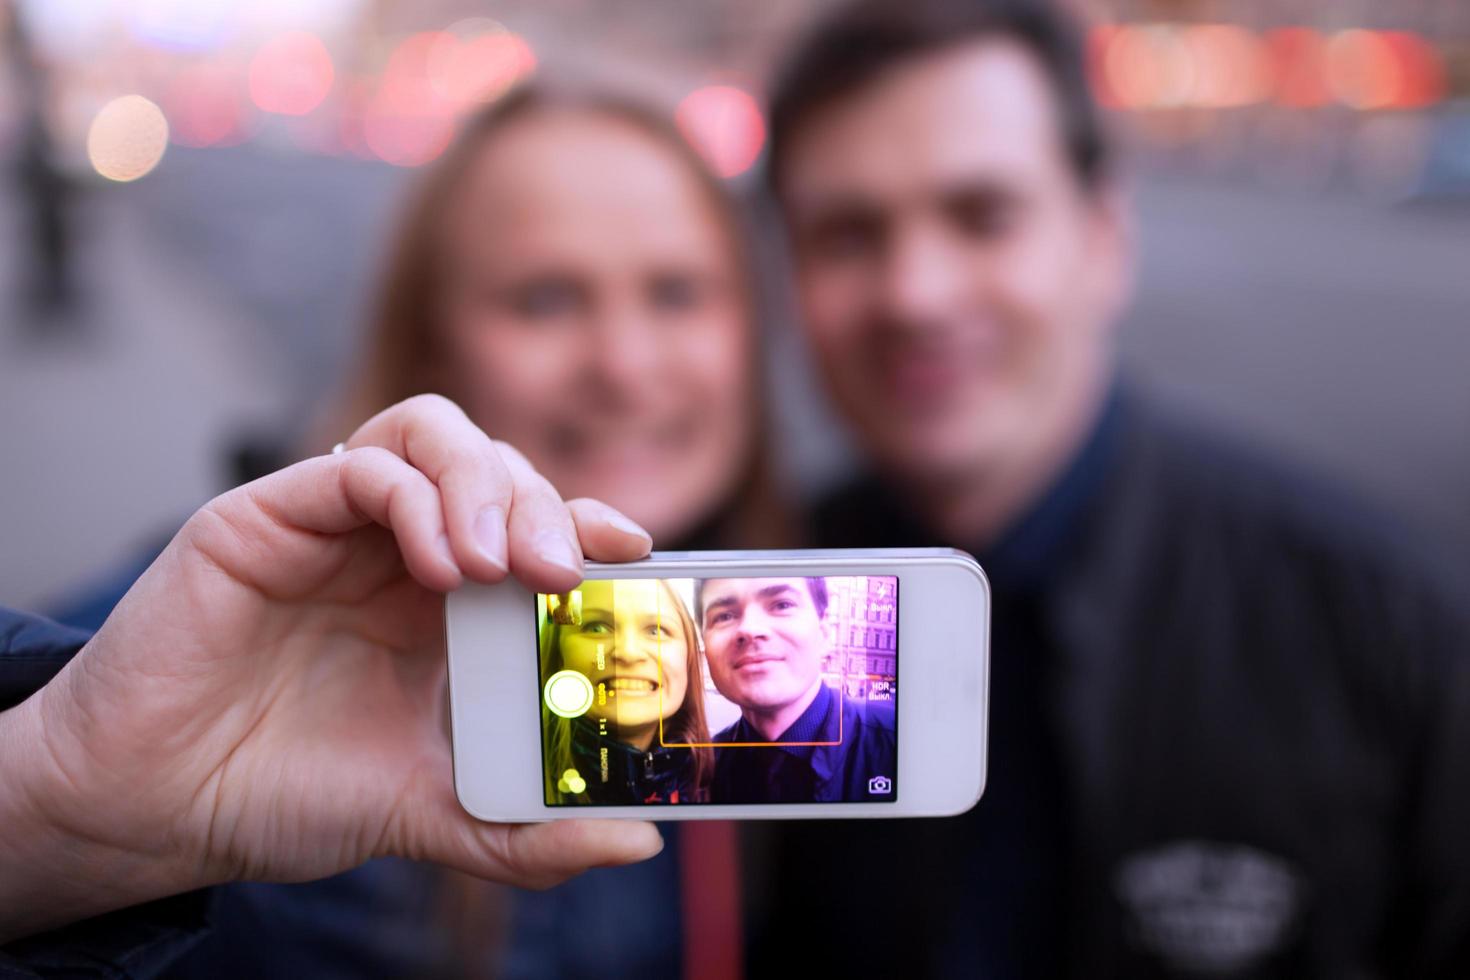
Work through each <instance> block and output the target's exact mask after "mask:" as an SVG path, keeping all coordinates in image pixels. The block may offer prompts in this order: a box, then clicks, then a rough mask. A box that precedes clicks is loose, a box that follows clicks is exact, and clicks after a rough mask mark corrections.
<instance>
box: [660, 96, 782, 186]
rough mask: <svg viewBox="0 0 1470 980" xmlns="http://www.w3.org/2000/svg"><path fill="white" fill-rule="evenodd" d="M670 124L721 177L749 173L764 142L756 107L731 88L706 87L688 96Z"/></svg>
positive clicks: (753, 101) (761, 122) (764, 127)
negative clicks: (678, 130)
mask: <svg viewBox="0 0 1470 980" xmlns="http://www.w3.org/2000/svg"><path fill="white" fill-rule="evenodd" d="M674 121H675V122H676V123H677V124H678V126H679V129H680V131H681V132H683V134H684V138H685V139H687V140H689V142H690V143H691V144H693V146H694V148H695V149H696V150H698V151H699V153H700V155H702V156H703V157H704V158H705V160H706V161H707V162H708V163H709V165H710V167H711V168H713V170H714V171H715V173H717V174H719V175H720V176H721V177H735V176H738V175H739V174H742V173H744V172H745V171H747V170H749V169H750V168H751V166H752V165H753V164H754V163H755V161H756V158H757V157H759V156H760V152H761V148H762V147H763V146H764V145H765V142H766V123H765V120H764V119H763V118H762V116H761V110H760V106H759V105H757V104H756V101H755V99H754V98H752V97H751V95H750V94H749V93H748V92H746V91H744V90H743V89H739V88H736V87H735V86H733V85H709V86H706V87H704V88H701V89H696V90H695V91H693V92H691V93H689V94H688V95H687V96H685V97H684V100H683V101H682V102H680V103H679V107H678V109H677V110H675V113H674Z"/></svg>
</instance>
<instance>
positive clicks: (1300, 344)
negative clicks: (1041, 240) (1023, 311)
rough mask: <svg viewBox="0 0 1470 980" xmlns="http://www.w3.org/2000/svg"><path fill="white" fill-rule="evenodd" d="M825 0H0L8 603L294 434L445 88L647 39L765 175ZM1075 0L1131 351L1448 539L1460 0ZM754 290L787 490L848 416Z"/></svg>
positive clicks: (618, 50)
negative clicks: (770, 84) (1110, 182)
mask: <svg viewBox="0 0 1470 980" xmlns="http://www.w3.org/2000/svg"><path fill="white" fill-rule="evenodd" d="M822 6H823V4H821V3H816V2H790V0H721V2H705V3H699V4H689V3H673V2H669V0H539V2H534V3H532V2H483V3H473V4H472V3H466V2H447V0H445V2H418V3H404V2H392V0H376V2H370V0H295V2H291V3H287V2H285V0H268V2H256V3H250V4H246V3H241V2H234V0H137V2H131V3H124V2H121V0H35V2H28V3H19V4H13V5H8V6H0V34H3V36H4V37H5V39H6V41H5V58H4V68H5V70H4V72H3V73H0V168H3V170H0V302H3V303H4V316H3V320H0V323H3V329H0V419H3V424H0V602H3V603H5V604H8V605H17V606H27V605H43V604H45V603H46V602H47V601H48V600H50V599H51V598H53V597H55V596H57V595H58V594H60V593H62V592H63V591H64V590H66V589H68V588H69V587H71V586H75V585H77V584H78V583H81V582H85V581H86V580H87V579H88V578H89V577H90V576H93V575H96V574H97V573H98V572H99V571H102V570H105V569H107V568H108V567H110V566H112V565H114V564H115V563H117V562H118V561H120V560H123V559H125V558H126V557H127V556H128V555H129V554H131V553H134V552H135V551H136V550H137V549H139V548H141V547H143V546H145V545H146V544H148V543H149V542H150V540H151V539H154V538H157V537H158V536H159V535H163V534H167V533H168V532H169V531H171V530H172V529H173V528H174V527H176V526H177V524H178V523H179V522H180V521H181V520H182V519H183V518H184V517H186V516H187V515H188V513H189V512H190V511H191V510H192V509H194V508H195V507H197V506H198V505H199V504H200V503H202V502H203V501H204V500H206V499H208V498H209V497H210V496H212V495H214V494H215V493H217V492H219V491H220V490H221V489H224V488H225V487H227V486H229V485H230V483H231V481H232V478H233V474H234V472H235V467H234V464H233V462H232V460H233V459H234V458H235V456H236V455H237V454H238V453H240V452H241V451H244V450H245V449H247V448H248V447H250V446H253V445H257V444H262V443H265V444H269V443H271V442H272V441H278V440H280V439H281V438H283V436H285V435H289V434H291V433H294V432H297V431H299V430H300V428H301V427H302V425H303V424H304V420H306V419H307V418H308V417H309V416H310V414H311V412H312V411H313V410H314V409H315V408H316V407H317V406H318V405H319V404H320V400H321V399H322V398H323V397H325V396H327V395H329V394H331V393H332V391H333V389H334V385H335V384H336V383H337V382H338V379H339V377H340V375H341V373H342V371H343V370H344V369H345V368H346V367H347V366H348V365H349V364H350V361H351V357H352V353H353V351H354V348H355V341H356V338H357V336H358V332H359V328H360V323H359V320H360V315H361V311H362V309H363V307H364V305H365V304H366V303H367V302H368V301H369V299H370V297H371V295H372V291H373V289H374V283H375V272H376V269H377V267H378V263H379V262H380V259H381V255H380V249H381V248H382V245H383V239H384V236H385V233H386V229H387V227H388V226H389V223H390V222H391V220H392V217H393V215H394V213H395V210H396V209H397V207H398V206H399V204H400V203H401V195H402V194H403V193H404V191H405V190H406V189H407V187H408V185H409V184H410V183H411V182H412V181H413V179H414V177H415V174H416V172H417V171H416V168H417V167H420V166H422V165H423V164H426V163H428V162H431V161H432V160H433V159H434V158H435V157H436V156H437V155H438V154H439V153H440V152H442V150H443V148H444V146H445V144H446V143H447V141H448V140H449V139H450V138H451V136H452V133H453V129H454V124H455V120H456V118H458V116H459V115H460V114H462V113H463V112H464V111H465V110H466V109H467V108H468V107H471V106H473V105H476V104H479V103H481V102H483V101H486V100H489V99H493V98H495V97H497V96H498V95H499V94H501V93H503V92H504V91H505V90H507V89H508V88H509V87H510V86H512V85H514V84H516V83H517V82H518V81H520V80H522V79H524V78H527V77H530V76H533V75H535V74H536V73H555V72H560V71H575V70H578V69H579V68H580V67H582V66H585V65H586V64H587V63H588V62H589V61H596V62H604V61H608V62H611V64H613V65H615V66H616V65H624V66H636V69H635V68H632V67H625V68H624V69H623V70H624V71H627V72H629V73H632V74H638V75H640V77H642V76H646V78H647V83H648V84H649V85H658V86H660V87H662V88H663V89H664V90H666V91H667V94H668V95H669V96H670V98H671V100H672V101H677V102H678V104H679V106H680V109H679V113H678V117H677V118H678V121H679V123H680V125H681V126H682V127H683V128H684V129H685V130H686V132H687V133H688V134H689V135H690V136H691V138H692V139H693V140H694V141H695V142H696V143H697V144H698V145H699V146H700V147H701V148H702V149H703V150H704V151H705V152H706V154H707V155H708V156H709V157H710V159H711V160H712V162H713V163H714V164H715V166H716V168H717V169H719V170H720V171H721V172H722V173H723V174H725V175H726V176H727V177H728V179H729V180H730V181H732V182H733V183H734V184H735V185H736V187H737V189H743V190H746V191H749V192H750V193H751V194H752V195H754V192H755V191H756V189H757V185H758V181H759V171H760V166H761V150H762V145H763V128H762V123H761V117H760V114H759V106H760V104H761V101H762V99H763V97H764V93H765V84H764V80H765V79H766V77H767V76H768V72H769V71H770V70H771V67H772V66H773V64H775V63H776V62H777V61H778V60H779V55H780V52H781V49H782V46H783V44H784V43H785V42H786V41H787V40H788V39H789V38H790V37H791V36H792V34H793V33H794V32H795V31H797V30H799V29H800V28H801V26H802V25H803V24H805V23H806V21H807V19H808V18H809V17H810V16H812V15H813V14H815V13H817V12H819V11H820V9H821V8H822ZM1086 10H1087V13H1088V16H1089V17H1090V18H1091V21H1092V22H1093V23H1094V24H1095V25H1096V26H1095V27H1094V28H1093V31H1092V34H1091V41H1092V55H1093V61H1092V69H1093V81H1094V85H1095V87H1096V90H1097V92H1098V95H1099V98H1100V99H1102V101H1103V102H1104V104H1105V105H1107V106H1108V107H1109V109H1110V115H1111V117H1112V119H1113V121H1114V123H1115V124H1116V126H1117V127H1118V130H1119V133H1120V136H1121V138H1122V139H1123V141H1124V144H1125V145H1126V147H1127V148H1128V161H1129V186H1130V189H1131V191H1132V193H1133V194H1134V195H1135V197H1136V200H1137V205H1138V216H1139V227H1138V237H1139V246H1140V250H1141V254H1142V274H1141V281H1140V284H1139V290H1138V297H1137V302H1136V305H1135V308H1134V311H1133V313H1132V314H1131V315H1130V316H1129V318H1128V322H1127V324H1126V327H1125V329H1124V332H1123V336H1122V345H1123V347H1124V350H1125V360H1126V362H1127V363H1128V364H1129V365H1130V366H1131V368H1132V369H1133V370H1135V371H1136V372H1137V373H1138V374H1139V375H1141V376H1143V377H1145V378H1146V379H1147V380H1148V382H1149V383H1150V384H1152V385H1155V386H1157V387H1160V388H1163V389H1165V390H1167V391H1169V392H1170V393H1171V395H1172V396H1173V397H1174V398H1175V399H1176V400H1177V402H1178V403H1180V404H1181V405H1183V406H1185V407H1186V408H1187V409H1188V410H1190V411H1194V412H1197V413H1200V414H1202V415H1205V416H1208V417H1211V418H1215V419H1218V420H1221V421H1223V422H1224V423H1225V424H1226V425H1228V426H1229V427H1231V428H1232V429H1234V430H1235V431H1236V432H1237V433H1239V434H1240V436H1241V438H1243V439H1247V440H1251V441H1254V442H1257V443H1260V444H1262V445H1264V446H1266V447H1268V448H1270V449H1271V450H1273V451H1275V452H1277V453H1278V454H1279V455H1282V456H1286V457H1290V458H1293V459H1296V460H1298V461H1300V462H1302V463H1305V464H1306V465H1308V466H1311V467H1314V468H1316V469H1318V470H1319V471H1323V472H1325V473H1327V474H1329V475H1332V476H1337V477H1341V478H1344V479H1345V480H1347V481H1348V482H1350V483H1351V484H1352V485H1354V486H1355V488H1356V489H1357V490H1358V492H1360V493H1362V494H1365V495H1367V496H1369V497H1371V498H1374V499H1376V500H1377V501H1379V502H1380V503H1382V504H1384V505H1386V506H1388V507H1390V508H1392V509H1394V510H1396V511H1397V512H1398V513H1399V514H1400V515H1402V517H1403V518H1404V519H1406V520H1407V521H1408V522H1410V523H1412V524H1417V525H1419V526H1421V527H1423V528H1426V529H1428V530H1429V531H1431V532H1432V533H1434V534H1436V535H1438V536H1440V537H1442V538H1447V539H1450V540H1451V541H1452V542H1454V543H1455V544H1457V545H1459V546H1461V547H1470V438H1467V435H1470V377H1467V375H1470V4H1467V3H1465V2H1464V0H1393V2H1388V0H1379V2H1374V3H1368V2H1366V0H1362V2H1342V0H1311V2H1308V0H1293V2H1284V0H1283V2H1267V0H1253V2H1227V0H1220V2H1167V3H1166V2H1152V3H1143V2H1136V3H1113V4H1089V5H1088V6H1087V8H1086ZM589 165H591V162H590V161H589ZM761 230H762V231H763V232H764V233H766V234H770V235H771V241H770V242H769V243H767V244H766V245H763V246H762V247H763V249H766V250H767V251H768V252H769V253H770V254H771V255H772V256H773V259H772V261H771V262H769V263H766V264H767V265H769V266H771V267H772V268H774V269H779V261H777V260H776V258H774V257H775V256H778V255H779V251H778V250H777V245H776V241H775V238H774V235H773V234H771V233H772V232H773V231H774V229H770V228H765V229H761ZM778 286H779V284H778ZM770 306H771V308H770V310H769V316H768V319H769V323H768V325H767V331H768V333H769V334H770V336H771V338H772V340H773V344H772V353H771V358H770V360H771V367H772V370H773V371H774V374H775V378H776V380H777V384H776V385H775V389H776V391H777V397H779V398H780V399H781V400H782V402H783V406H782V410H781V411H778V412H776V413H774V417H775V418H777V419H779V420H781V422H780V425H781V426H782V428H781V430H780V431H779V433H778V435H779V436H780V437H781V442H782V445H781V454H780V459H781V463H782V467H783V474H784V478H785V480H786V481H787V483H788V484H789V485H790V486H791V487H792V488H793V489H795V490H797V491H799V492H802V493H807V494H809V493H812V492H814V491H816V490H818V489H820V488H821V487H823V486H825V485H826V484H827V483H828V482H829V481H831V480H832V479H833V478H834V477H836V476H838V475H840V474H841V473H842V472H843V468H844V467H845V466H846V465H847V454H846V449H845V444H844V439H843V437H842V434H841V432H840V431H838V429H837V428H836V427H835V426H834V425H833V423H832V422H831V420H830V418H829V417H828V416H827V415H826V414H825V413H824V412H823V411H822V409H821V407H820V400H819V399H820V395H819V393H818V392H816V391H815V389H814V388H813V387H812V386H811V384H810V382H809V381H807V380H806V377H805V362H804V360H803V357H804V355H803V353H802V351H801V349H800V346H799V344H798V343H797V342H796V340H795V338H794V337H793V336H792V330H791V329H790V323H789V319H790V312H789V310H787V309H786V307H785V306H784V304H783V303H782V302H781V290H780V289H779V288H777V289H775V290H774V291H773V298H772V300H771V304H770ZM344 435H345V433H344Z"/></svg>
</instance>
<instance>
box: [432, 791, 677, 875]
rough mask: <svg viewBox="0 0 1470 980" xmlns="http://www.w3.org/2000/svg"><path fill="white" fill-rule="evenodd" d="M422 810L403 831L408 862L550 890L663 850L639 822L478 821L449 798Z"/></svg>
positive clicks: (648, 825)
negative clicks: (590, 871)
mask: <svg viewBox="0 0 1470 980" xmlns="http://www.w3.org/2000/svg"><path fill="white" fill-rule="evenodd" d="M436 803H437V804H438V805H436V806H433V807H432V808H425V809H423V810H420V811H419V813H418V816H419V817H420V818H421V820H420V821H417V822H419V823H420V824H421V825H420V826H419V827H416V828H408V827H405V828H403V830H404V838H406V840H407V841H410V842H415V844H414V845H413V846H410V847H407V848H405V849H404V850H405V851H407V852H411V853H409V854H408V856H410V857H414V858H421V859H423V860H427V861H432V862H434V863H435V864H442V865H445V866H447V867H451V868H454V869H455V870H457V871H463V872H465V873H467V874H472V875H475V876H476V877H478V878H486V879H489V880H491V881H498V882H501V883H503V884H507V885H515V886H518V887H521V888H550V887H551V886H552V885H555V884H558V883H560V882H562V881H565V880H566V879H568V878H571V877H573V876H574V875H579V874H581V873H582V872H584V871H587V870H588V869H590V868H600V867H610V866H615V865H621V864H633V863H635V862H637V861H646V860H648V859H649V858H651V857H653V856H654V855H655V854H657V853H659V852H660V851H662V850H663V847H664V841H663V837H661V836H660V835H659V832H658V828H656V827H655V826H654V825H653V824H651V823H647V822H645V821H642V820H553V821H550V822H548V823H531V824H497V823H485V822H484V821H481V820H476V819H475V818H474V817H472V816H470V815H469V814H468V813H466V812H465V811H464V810H463V809H461V808H460V806H459V802H458V801H457V800H455V799H454V798H453V796H452V795H450V797H449V798H448V799H447V800H446V799H443V798H441V799H440V800H438V801H436Z"/></svg>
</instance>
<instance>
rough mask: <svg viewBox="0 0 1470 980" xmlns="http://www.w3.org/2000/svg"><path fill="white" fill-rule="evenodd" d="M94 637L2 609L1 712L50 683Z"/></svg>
mask: <svg viewBox="0 0 1470 980" xmlns="http://www.w3.org/2000/svg"><path fill="white" fill-rule="evenodd" d="M90 637H91V634H90V633H87V632H84V631H82V630H76V629H71V628H69V627H66V626H62V625H61V624H60V623H54V622H52V621H51V620H49V619H42V618H41V617H39V616H30V615H27V614H25V613H21V612H16V611H15V610H13V609H7V608H5V607H4V606H0V711H4V710H5V709H6V708H13V707H15V706H16V705H17V704H20V703H21V702H22V701H24V700H25V699H26V698H28V697H30V696H31V695H32V694H34V693H36V692H37V691H39V690H40V689H41V688H43V687H45V686H46V685H47V684H48V683H50V681H51V678H53V677H55V676H56V675H57V674H58V673H60V671H61V668H62V667H65V666H66V664H67V661H69V660H71V658H72V657H74V656H76V654H77V651H78V650H80V649H81V648H82V646H83V645H84V644H85V643H86V642H87V640H88V639H90Z"/></svg>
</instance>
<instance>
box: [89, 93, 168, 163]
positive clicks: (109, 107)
mask: <svg viewBox="0 0 1470 980" xmlns="http://www.w3.org/2000/svg"><path fill="white" fill-rule="evenodd" d="M167 148H168V120H167V119H165V118H164V116H163V110H162V109H160V108H159V107H158V106H157V105H155V104H154V103H153V102H151V101H149V100H148V99H145V98H144V97H143V96H141V95H124V96H121V97H120V98H116V99H113V100H112V101H111V102H109V103H107V104H106V105H104V106H103V107H102V109H101V110H100V111H99V112H98V113H97V115H96V116H95V117H94V118H93V119H92V125H91V127H89V128H88V130H87V159H88V160H89V161H91V164H92V167H93V169H95V170H96V171H97V172H98V173H99V174H101V175H102V176H103V177H106V178H107V179H108V180H116V181H122V182H126V181H130V180H137V179H138V178H139V177H142V176H144V175H145V174H147V173H148V172H149V171H150V170H152V169H153V168H154V167H156V166H158V161H160V160H162V159H163V153H164V151H165V150H166V149H167Z"/></svg>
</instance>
